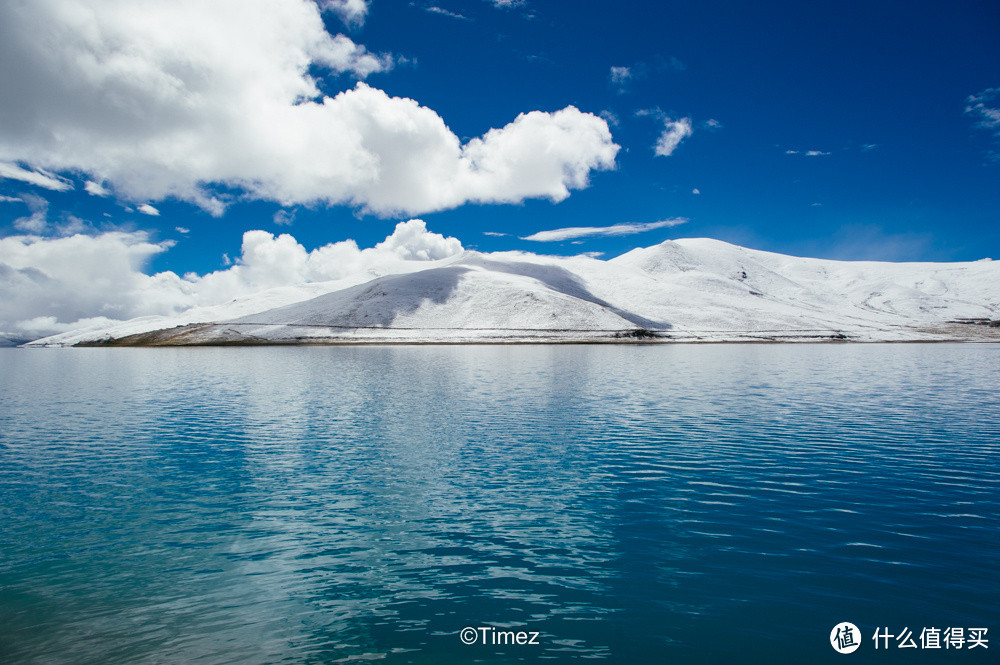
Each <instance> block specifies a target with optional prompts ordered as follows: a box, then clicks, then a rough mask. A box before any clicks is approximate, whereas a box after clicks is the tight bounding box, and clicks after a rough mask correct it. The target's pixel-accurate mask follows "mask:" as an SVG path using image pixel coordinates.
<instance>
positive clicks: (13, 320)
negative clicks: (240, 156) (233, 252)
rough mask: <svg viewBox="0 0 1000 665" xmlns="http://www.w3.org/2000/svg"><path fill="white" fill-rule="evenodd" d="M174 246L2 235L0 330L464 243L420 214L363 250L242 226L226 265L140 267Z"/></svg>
mask: <svg viewBox="0 0 1000 665" xmlns="http://www.w3.org/2000/svg"><path fill="white" fill-rule="evenodd" d="M171 246H172V242H170V241H163V242H155V241H154V240H152V239H151V238H150V236H149V234H147V233H146V232H142V231H137V232H131V233H125V232H111V233H103V234H99V235H92V236H88V235H79V234H78V235H73V236H69V237H63V238H42V237H39V236H34V235H24V236H11V237H7V238H0V333H4V332H9V333H17V332H18V331H20V333H21V335H22V336H23V333H24V332H30V333H32V334H35V335H36V336H39V337H40V336H43V335H46V334H53V333H56V332H63V331H65V330H68V329H72V328H75V327H80V326H81V325H83V324H85V323H86V322H87V321H88V320H90V319H95V318H99V317H103V318H106V319H113V320H123V319H128V318H132V317H136V316H145V315H156V314H173V313H177V312H180V311H183V310H186V309H188V308H191V307H194V306H199V305H214V304H220V303H225V302H228V301H230V300H232V299H233V298H236V297H239V296H243V295H248V294H252V293H257V292H259V291H262V290H264V289H268V288H272V287H277V286H287V285H292V284H300V283H303V282H318V281H326V280H331V279H344V278H349V277H352V276H363V277H362V279H364V278H367V277H370V276H373V275H375V274H386V273H389V272H392V271H393V270H394V267H395V268H398V266H399V265H400V262H402V261H426V260H432V259H441V258H446V257H448V256H453V255H455V254H459V253H461V252H462V251H464V248H463V247H462V243H461V242H459V241H458V240H457V239H455V238H446V237H444V236H442V235H440V234H438V233H431V232H430V231H428V230H427V227H426V225H425V224H424V222H423V221H421V220H419V219H413V220H410V221H408V222H401V223H400V224H398V225H396V228H395V230H394V231H393V233H392V234H391V235H390V236H389V237H387V238H386V239H385V240H384V241H383V242H380V243H378V244H377V245H376V246H375V247H372V248H368V249H359V248H358V246H357V243H355V242H354V241H353V240H344V241H341V242H336V243H331V244H328V245H324V246H323V247H319V248H317V249H314V250H313V251H311V252H310V251H307V250H306V249H305V247H303V246H302V245H301V244H300V243H299V242H298V241H296V240H295V238H293V237H292V236H291V235H288V234H282V235H279V236H275V235H273V234H271V233H268V232H266V231H247V232H246V233H244V234H243V245H242V254H241V256H240V258H239V259H237V260H236V261H235V262H233V263H234V264H233V265H232V266H231V267H229V268H227V269H225V270H219V271H216V272H212V273H209V274H206V275H196V274H189V275H184V276H183V277H181V276H179V275H177V274H176V273H173V272H169V271H168V272H160V273H155V274H147V272H146V271H145V268H146V266H147V265H148V264H149V261H150V260H151V259H152V258H153V257H154V256H156V255H158V254H160V253H162V252H165V251H167V250H168V249H169V248H170V247H171ZM15 336H16V334H15Z"/></svg>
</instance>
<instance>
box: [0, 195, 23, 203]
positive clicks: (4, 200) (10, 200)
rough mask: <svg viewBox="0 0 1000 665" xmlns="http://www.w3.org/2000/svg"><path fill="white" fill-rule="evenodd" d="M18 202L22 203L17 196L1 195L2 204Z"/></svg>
mask: <svg viewBox="0 0 1000 665" xmlns="http://www.w3.org/2000/svg"><path fill="white" fill-rule="evenodd" d="M16 201H21V199H20V198H18V197H17V196H4V195H3V194H0V203H14V202H16Z"/></svg>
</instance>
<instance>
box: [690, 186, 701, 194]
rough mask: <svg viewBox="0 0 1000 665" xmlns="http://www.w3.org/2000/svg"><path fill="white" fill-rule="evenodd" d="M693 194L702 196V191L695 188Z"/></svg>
mask: <svg viewBox="0 0 1000 665" xmlns="http://www.w3.org/2000/svg"><path fill="white" fill-rule="evenodd" d="M691 193H692V194H701V190H700V189H698V188H697V187H695V188H694V189H692V190H691Z"/></svg>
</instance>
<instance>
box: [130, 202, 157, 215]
mask: <svg viewBox="0 0 1000 665" xmlns="http://www.w3.org/2000/svg"><path fill="white" fill-rule="evenodd" d="M136 210H137V211H138V212H141V213H142V214H144V215H152V216H153V217H159V216H160V211H159V210H157V209H156V208H154V207H153V206H151V205H149V204H148V203H143V204H142V205H141V206H136Z"/></svg>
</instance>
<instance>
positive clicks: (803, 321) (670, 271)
mask: <svg viewBox="0 0 1000 665" xmlns="http://www.w3.org/2000/svg"><path fill="white" fill-rule="evenodd" d="M411 263H412V265H409V266H407V268H405V269H406V270H409V272H397V273H395V274H386V275H376V276H372V275H365V276H364V277H358V278H356V279H349V280H339V281H334V282H320V283H309V284H302V285H299V286H294V287H283V288H281V289H272V290H270V291H266V292H263V293H261V294H257V295H255V296H251V297H247V298H243V299H239V300H236V301H233V302H230V303H227V304H225V305H219V306H216V307H208V308H199V309H193V310H189V311H187V312H184V313H183V314H180V315H177V316H171V317H144V318H141V319H133V320H131V321H127V322H124V323H120V324H115V325H112V326H109V327H100V328H91V329H86V330H78V331H74V332H70V333H64V334H61V335H56V336H53V337H48V338H45V339H41V340H38V341H36V342H32V343H31V344H30V345H29V346H68V345H75V344H94V343H98V344H157V345H159V344H225V343H236V344H242V343H251V344H252V343H321V342H344V343H348V342H354V343H362V342H512V341H615V340H621V339H642V340H647V341H776V340H800V341H802V340H806V341H807V340H830V339H841V340H843V339H846V340H857V341H880V340H884V341H903V340H936V339H962V340H986V339H995V340H1000V328H997V327H995V326H994V325H991V322H996V321H997V320H998V319H1000V263H994V262H992V261H990V260H983V261H976V262H970V263H886V262H874V261H864V262H861V261H830V260H822V259H808V258H797V257H793V256H785V255H782V254H774V253H770V252H762V251H757V250H751V249H746V248H743V247H738V246H735V245H730V244H728V243H724V242H721V241H718V240H710V239H704V238H698V239H683V240H676V241H666V242H663V243H661V244H659V245H655V246H653V247H647V248H643V249H636V250H633V251H631V252H628V253H626V254H623V255H622V256H619V257H617V258H614V259H611V260H608V261H602V260H598V259H594V258H589V257H584V256H577V257H554V256H540V255H536V254H527V253H521V252H504V253H493V254H481V253H478V252H465V253H463V254H460V255H457V256H453V257H450V258H447V259H442V260H438V261H420V262H411ZM369 277H371V279H368V278H369ZM365 280H367V281H365Z"/></svg>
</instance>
